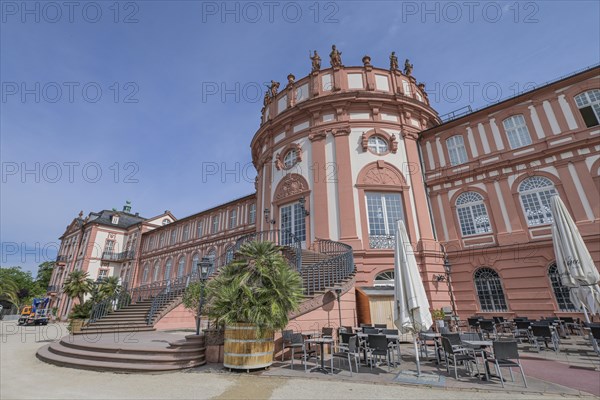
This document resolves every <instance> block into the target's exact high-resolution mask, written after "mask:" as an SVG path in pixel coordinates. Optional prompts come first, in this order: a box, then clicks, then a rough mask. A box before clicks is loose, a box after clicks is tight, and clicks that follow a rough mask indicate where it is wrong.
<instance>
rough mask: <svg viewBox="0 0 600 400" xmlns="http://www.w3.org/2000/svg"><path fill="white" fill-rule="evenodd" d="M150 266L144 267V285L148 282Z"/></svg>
mask: <svg viewBox="0 0 600 400" xmlns="http://www.w3.org/2000/svg"><path fill="white" fill-rule="evenodd" d="M148 270H149V267H148V264H146V265H144V273H143V274H142V283H147V282H148Z"/></svg>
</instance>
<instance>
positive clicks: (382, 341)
mask: <svg viewBox="0 0 600 400" xmlns="http://www.w3.org/2000/svg"><path fill="white" fill-rule="evenodd" d="M367 346H368V347H367V351H368V353H369V365H370V366H371V369H373V356H376V357H380V356H385V357H386V360H387V363H388V371H390V370H391V368H390V348H389V347H388V341H387V338H386V337H385V335H369V337H368V339H367Z"/></svg>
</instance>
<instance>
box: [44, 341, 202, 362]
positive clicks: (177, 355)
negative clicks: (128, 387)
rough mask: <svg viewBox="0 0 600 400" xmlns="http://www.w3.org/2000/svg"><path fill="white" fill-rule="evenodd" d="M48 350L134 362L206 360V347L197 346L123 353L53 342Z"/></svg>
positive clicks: (87, 357) (87, 358)
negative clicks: (160, 352)
mask: <svg viewBox="0 0 600 400" xmlns="http://www.w3.org/2000/svg"><path fill="white" fill-rule="evenodd" d="M48 350H49V351H50V352H51V353H54V354H58V355H60V356H64V357H70V358H78V359H83V360H96V361H112V362H126V363H132V364H138V363H148V364H159V363H160V364H162V363H165V364H178V363H181V362H186V361H200V362H202V361H204V351H205V348H204V347H201V348H199V347H196V352H195V353H192V352H180V351H177V350H175V349H174V350H173V351H171V352H170V353H164V354H158V355H157V354H121V353H107V352H98V351H92V350H82V349H74V348H72V347H65V346H62V345H61V343H60V342H56V343H51V344H50V347H49V348H48Z"/></svg>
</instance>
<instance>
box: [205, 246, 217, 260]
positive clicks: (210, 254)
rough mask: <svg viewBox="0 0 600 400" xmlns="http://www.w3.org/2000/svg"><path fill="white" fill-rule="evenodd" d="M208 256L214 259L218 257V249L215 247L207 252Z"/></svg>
mask: <svg viewBox="0 0 600 400" xmlns="http://www.w3.org/2000/svg"><path fill="white" fill-rule="evenodd" d="M206 257H208V258H210V259H211V260H214V259H215V258H216V257H217V251H216V250H215V249H214V248H213V249H211V250H210V251H209V252H208V253H206Z"/></svg>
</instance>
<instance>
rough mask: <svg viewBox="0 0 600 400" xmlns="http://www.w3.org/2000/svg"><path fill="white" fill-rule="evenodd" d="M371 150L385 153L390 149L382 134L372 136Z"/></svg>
mask: <svg viewBox="0 0 600 400" xmlns="http://www.w3.org/2000/svg"><path fill="white" fill-rule="evenodd" d="M368 146H369V150H371V152H373V153H375V154H384V153H387V151H388V144H387V141H386V140H385V139H384V138H382V137H381V136H377V135H374V136H371V137H370V138H369V142H368Z"/></svg>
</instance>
